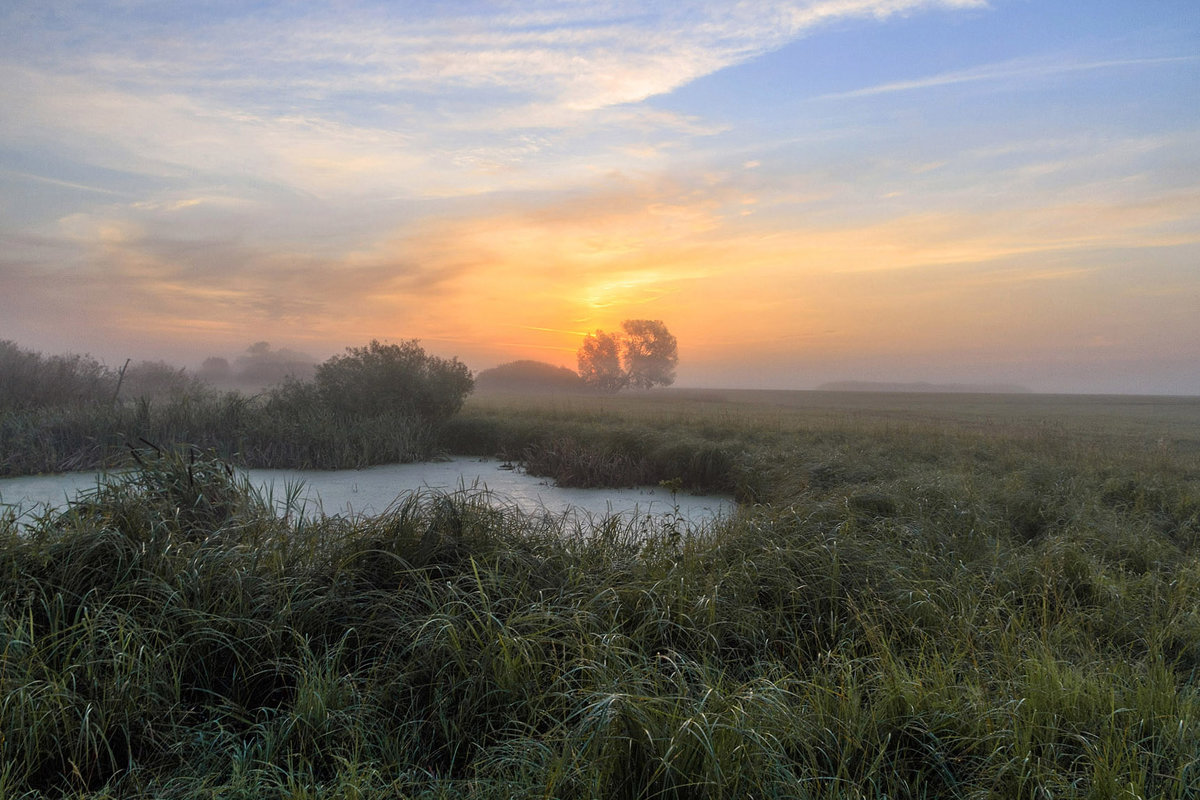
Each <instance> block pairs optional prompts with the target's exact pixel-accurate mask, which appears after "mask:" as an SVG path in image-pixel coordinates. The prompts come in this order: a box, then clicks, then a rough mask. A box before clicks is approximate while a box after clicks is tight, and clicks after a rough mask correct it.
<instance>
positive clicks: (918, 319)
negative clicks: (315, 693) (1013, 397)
mask: <svg viewBox="0 0 1200 800" xmlns="http://www.w3.org/2000/svg"><path fill="white" fill-rule="evenodd" d="M1198 8H1200V7H1198V6H1197V4H1195V3H1194V2H1159V1H1157V0H1142V1H1141V2H1134V1H1133V0H1129V2H1092V3H1082V2H1030V1H1027V0H987V1H986V2H985V0H807V1H797V2H784V1H783V0H779V1H778V2H746V3H736V4H734V3H719V2H713V3H671V4H662V5H653V4H646V3H634V2H593V3H585V2H569V1H563V2H521V3H474V2H450V3H387V4H381V3H359V2H339V3H334V4H322V3H257V4H248V3H233V2H230V3H221V2H212V3H186V4H185V3H167V2H140V1H138V0H131V1H130V2H123V3H86V2H80V3H76V2H39V3H25V2H16V3H9V4H7V5H5V6H4V8H3V9H0V102H2V103H3V107H4V108H5V109H6V113H5V114H4V115H3V116H0V338H6V339H11V340H14V341H16V342H18V343H19V344H21V345H23V346H27V347H33V348H36V349H43V350H47V351H63V350H72V351H76V352H79V351H87V352H92V353H93V354H95V355H97V356H100V357H102V358H105V359H108V360H110V361H113V362H121V361H123V359H124V358H126V357H134V358H167V359H169V360H173V361H176V362H178V363H189V364H195V363H198V362H199V360H200V359H202V358H203V357H205V356H207V355H225V356H232V355H236V354H237V353H238V352H240V351H241V350H243V349H244V348H245V347H246V346H248V345H249V344H250V343H252V342H254V341H258V340H262V339H266V340H269V341H271V342H272V344H275V345H277V346H286V347H291V348H294V349H300V350H305V351H307V352H310V353H312V354H314V355H315V356H318V357H324V356H326V355H329V354H331V353H333V352H336V351H338V350H340V349H341V348H342V347H345V346H348V345H358V344H362V343H364V342H365V341H367V340H369V339H370V338H374V337H377V338H381V339H391V340H399V339H407V338H419V339H421V340H422V342H423V344H424V345H425V346H426V347H427V348H428V349H430V350H432V351H435V352H437V353H439V354H442V355H458V356H459V357H461V358H463V359H464V360H465V361H466V362H467V363H468V364H469V365H471V366H472V367H474V368H476V369H480V368H485V367H488V366H492V365H495V364H497V363H501V362H504V361H508V360H513V359H516V358H539V359H543V360H547V361H551V362H553V363H556V364H565V365H573V362H574V350H575V348H576V346H577V345H578V341H579V337H580V335H581V333H582V332H584V331H587V330H592V329H595V328H609V329H612V328H615V327H616V326H617V325H619V323H620V321H621V320H622V319H626V318H636V317H649V318H657V319H662V320H664V321H665V322H666V323H667V324H668V326H669V327H670V328H671V329H672V331H674V332H675V334H676V336H677V337H678V338H679V341H680V348H681V364H680V370H679V380H680V383H681V384H690V385H744V386H764V387H783V388H788V387H794V388H805V387H811V386H815V385H817V384H819V383H821V382H822V381H827V380H837V379H863V380H889V381H899V380H925V381H940V382H1013V383H1022V384H1025V385H1028V386H1030V387H1031V388H1034V389H1037V390H1042V391H1085V392H1110V391H1119V392H1151V393H1158V392H1165V393H1188V394H1200V355H1197V354H1200V315H1198V314H1197V313H1196V309H1197V308H1200V10H1198Z"/></svg>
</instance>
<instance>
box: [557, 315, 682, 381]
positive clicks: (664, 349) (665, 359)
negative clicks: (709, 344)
mask: <svg viewBox="0 0 1200 800" xmlns="http://www.w3.org/2000/svg"><path fill="white" fill-rule="evenodd" d="M621 330H622V331H623V333H621V334H619V335H614V334H611V333H605V332H604V331H596V332H595V333H589V334H588V335H587V336H585V337H584V338H583V344H582V345H581V346H580V348H579V353H578V359H579V376H580V377H581V378H582V379H583V382H584V383H585V384H587V385H588V386H591V387H593V388H596V389H600V390H603V391H609V392H615V391H617V390H618V389H623V388H625V387H627V386H631V387H633V388H635V389H649V388H651V387H654V386H670V385H671V384H672V383H674V382H675V367H676V365H677V364H678V363H679V352H678V349H679V348H678V343H677V342H676V340H675V337H674V336H672V335H671V332H670V331H668V330H667V326H666V325H664V324H663V322H662V320H657V319H627V320H625V321H624V322H622V323H621Z"/></svg>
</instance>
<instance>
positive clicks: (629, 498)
mask: <svg viewBox="0 0 1200 800" xmlns="http://www.w3.org/2000/svg"><path fill="white" fill-rule="evenodd" d="M246 473H247V475H248V476H249V477H250V480H251V482H252V483H253V484H254V485H255V486H257V487H259V488H260V489H262V490H264V491H265V492H268V493H270V495H271V496H272V497H273V498H274V499H275V502H276V504H277V505H280V504H282V502H283V499H284V497H285V496H286V495H287V494H288V490H289V487H291V486H294V485H297V484H299V486H300V489H299V498H298V499H299V500H301V501H302V502H303V504H304V506H303V510H304V513H305V514H309V515H314V514H322V513H323V514H326V515H330V516H332V515H338V514H340V515H374V514H379V513H382V512H383V511H385V510H386V509H387V508H388V506H390V505H392V504H393V503H394V502H395V501H396V500H397V499H398V498H403V497H405V496H407V495H408V494H409V493H410V492H414V491H426V492H428V491H432V492H454V491H457V490H460V489H467V490H476V491H479V490H486V491H487V492H488V493H489V495H490V499H491V501H492V502H494V503H496V504H500V505H507V506H511V505H515V506H517V507H518V508H520V509H521V510H522V511H524V512H526V513H530V514H542V513H550V514H554V515H556V516H557V515H562V514H576V515H580V516H583V517H585V518H595V519H599V518H603V517H605V516H611V515H622V516H638V517H644V516H647V515H656V514H671V513H675V511H676V506H678V513H679V514H680V516H682V517H683V518H684V519H685V520H687V521H688V522H691V523H694V524H702V523H706V522H710V521H712V520H714V519H717V518H720V517H728V516H732V515H733V513H734V511H735V509H736V504H735V503H734V502H733V500H732V499H730V498H728V497H722V496H718V495H690V494H686V493H682V492H681V493H679V494H677V495H675V496H674V497H672V495H671V493H670V492H669V491H668V490H666V489H662V488H658V487H642V488H633V489H564V488H560V487H558V486H554V485H553V484H552V483H551V482H550V480H549V479H548V478H536V477H533V476H532V475H527V474H525V473H524V472H523V471H521V470H520V469H512V468H511V465H509V464H506V463H505V462H501V461H496V460H492V459H478V458H454V459H451V460H448V461H437V462H425V463H420V464H385V465H382V466H378V467H368V468H367V469H353V470H328V471H326V470H282V469H251V470H247V471H246ZM99 480H100V473H96V472H71V473H66V474H62V475H33V476H27V477H21V478H4V479H0V504H7V505H17V506H20V507H21V508H22V509H24V510H26V511H28V510H31V509H35V508H44V507H47V506H49V507H52V508H62V507H65V506H66V504H67V503H68V502H69V501H70V500H71V499H72V498H74V497H75V494H76V492H78V491H81V490H88V489H95V488H96V485H97V482H98V481H99Z"/></svg>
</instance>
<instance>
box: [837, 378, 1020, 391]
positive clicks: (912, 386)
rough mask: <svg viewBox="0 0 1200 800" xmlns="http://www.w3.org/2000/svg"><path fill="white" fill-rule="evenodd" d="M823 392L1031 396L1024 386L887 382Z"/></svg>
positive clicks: (841, 385)
mask: <svg viewBox="0 0 1200 800" xmlns="http://www.w3.org/2000/svg"><path fill="white" fill-rule="evenodd" d="M817 390H818V391H821V392H925V393H930V394H936V393H947V394H950V393H956V392H957V393H964V394H967V393H974V394H1030V390H1029V389H1027V388H1026V387H1024V386H1016V385H1013V384H1008V383H925V382H923V381H919V382H916V383H888V382H886V381H834V382H833V383H823V384H821V385H820V386H818V387H817Z"/></svg>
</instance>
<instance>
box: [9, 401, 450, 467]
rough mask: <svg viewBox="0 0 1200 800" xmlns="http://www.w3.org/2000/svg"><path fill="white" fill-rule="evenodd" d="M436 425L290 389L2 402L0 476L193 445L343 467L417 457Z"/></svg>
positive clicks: (264, 461)
mask: <svg viewBox="0 0 1200 800" xmlns="http://www.w3.org/2000/svg"><path fill="white" fill-rule="evenodd" d="M436 429H437V426H436V424H435V423H433V422H431V421H429V420H425V419H421V418H418V417H415V416H412V415H410V414H406V413H401V412H382V413H378V414H371V415H352V414H334V413H331V412H330V411H329V410H328V409H327V408H325V407H324V406H322V405H320V404H319V403H317V402H315V401H314V400H313V399H312V398H311V397H302V398H295V397H291V396H289V395H288V394H287V393H286V392H285V391H283V390H280V391H279V392H277V393H275V394H272V395H268V396H258V397H248V396H246V395H242V394H239V393H236V392H230V393H227V394H217V393H209V392H201V393H198V394H194V395H180V396H176V397H168V398H159V399H154V400H150V399H139V400H137V401H133V402H127V403H119V404H115V405H109V404H92V405H73V406H46V407H38V408H27V409H8V410H0V475H24V474H31V473H39V472H67V471H71V470H86V469H99V468H105V467H114V466H128V465H129V464H130V463H131V457H130V448H131V447H132V448H137V447H142V446H144V445H145V443H148V442H152V443H154V444H156V445H160V446H164V447H169V446H176V445H192V446H196V447H200V448H202V449H206V450H213V451H215V452H218V453H220V454H221V455H222V456H223V457H224V458H226V459H228V460H229V461H231V462H233V463H237V464H239V465H241V466H245V467H268V468H269V467H290V468H317V469H342V468H356V467H363V466H369V465H372V464H385V463H396V462H407V461H416V460H421V459H425V458H428V457H429V456H430V455H431V453H432V452H433V450H434V447H435V435H436Z"/></svg>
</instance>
